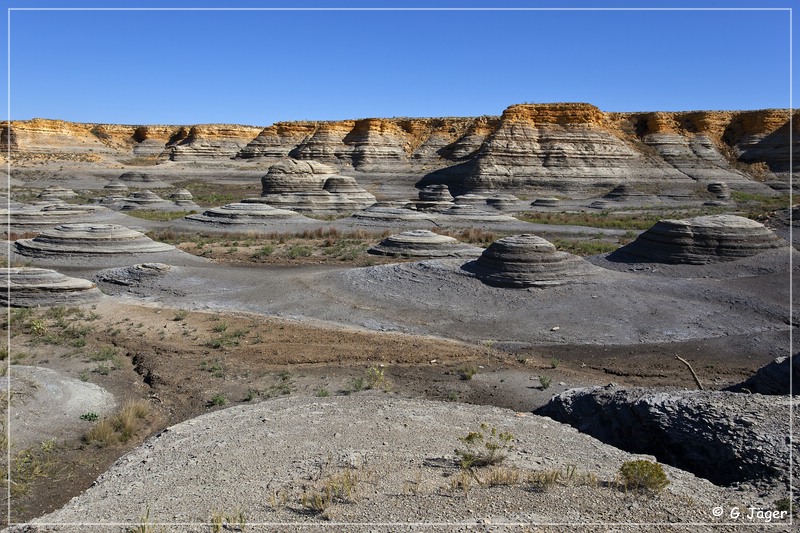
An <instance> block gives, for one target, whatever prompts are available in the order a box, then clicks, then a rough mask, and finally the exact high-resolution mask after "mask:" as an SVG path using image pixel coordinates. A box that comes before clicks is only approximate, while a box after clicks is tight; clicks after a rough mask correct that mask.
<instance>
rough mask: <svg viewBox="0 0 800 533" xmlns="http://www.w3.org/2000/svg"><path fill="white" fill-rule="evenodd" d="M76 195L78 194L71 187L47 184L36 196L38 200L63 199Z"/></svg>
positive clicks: (75, 196)
mask: <svg viewBox="0 0 800 533" xmlns="http://www.w3.org/2000/svg"><path fill="white" fill-rule="evenodd" d="M77 197H78V194H77V193H76V192H75V191H73V190H72V189H65V188H64V187H59V186H58V185H51V186H49V187H48V188H46V189H45V190H43V191H42V192H41V193H39V196H37V198H38V199H39V200H43V201H49V200H64V199H70V198H77Z"/></svg>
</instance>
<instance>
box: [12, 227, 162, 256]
mask: <svg viewBox="0 0 800 533" xmlns="http://www.w3.org/2000/svg"><path fill="white" fill-rule="evenodd" d="M15 249H16V251H17V252H18V253H20V254H22V255H28V256H34V257H36V256H51V255H108V254H138V253H154V252H167V251H170V250H174V249H175V247H174V246H172V245H169V244H164V243H162V242H156V241H154V240H152V239H150V238H149V237H147V236H145V235H144V234H142V233H140V232H138V231H136V230H132V229H130V228H126V227H125V226H120V225H117V224H60V225H58V226H56V227H55V228H53V229H49V230H45V231H43V232H42V233H40V234H39V235H37V236H36V237H34V238H33V239H21V240H18V241H16V243H15Z"/></svg>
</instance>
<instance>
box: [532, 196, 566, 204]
mask: <svg viewBox="0 0 800 533" xmlns="http://www.w3.org/2000/svg"><path fill="white" fill-rule="evenodd" d="M560 203H561V201H560V200H559V199H558V198H554V197H552V196H546V197H544V198H537V199H536V200H534V201H533V202H531V205H532V206H535V207H558V205H559V204H560Z"/></svg>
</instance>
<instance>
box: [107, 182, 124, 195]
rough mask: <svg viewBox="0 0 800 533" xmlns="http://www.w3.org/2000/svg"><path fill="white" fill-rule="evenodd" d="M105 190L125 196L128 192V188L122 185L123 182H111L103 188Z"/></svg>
mask: <svg viewBox="0 0 800 533" xmlns="http://www.w3.org/2000/svg"><path fill="white" fill-rule="evenodd" d="M103 189H105V190H107V191H109V192H112V193H117V194H123V193H127V192H128V186H127V185H125V184H124V183H122V182H121V181H110V182H108V183H107V184H106V185H105V186H103Z"/></svg>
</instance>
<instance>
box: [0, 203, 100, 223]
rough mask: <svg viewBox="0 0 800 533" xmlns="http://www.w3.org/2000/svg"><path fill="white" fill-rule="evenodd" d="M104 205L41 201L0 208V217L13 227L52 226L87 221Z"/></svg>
mask: <svg viewBox="0 0 800 533" xmlns="http://www.w3.org/2000/svg"><path fill="white" fill-rule="evenodd" d="M104 210H105V208H104V207H100V206H94V205H75V204H66V203H50V202H48V203H42V204H38V205H19V206H12V207H11V209H0V218H3V219H6V220H8V222H9V224H10V226H11V227H12V228H14V229H21V228H32V229H39V228H42V227H53V226H55V225H57V224H62V223H69V222H87V221H90V220H91V219H92V218H94V217H95V215H96V214H97V213H99V212H101V211H104Z"/></svg>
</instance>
